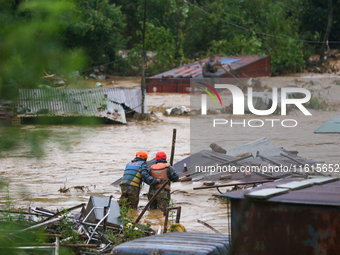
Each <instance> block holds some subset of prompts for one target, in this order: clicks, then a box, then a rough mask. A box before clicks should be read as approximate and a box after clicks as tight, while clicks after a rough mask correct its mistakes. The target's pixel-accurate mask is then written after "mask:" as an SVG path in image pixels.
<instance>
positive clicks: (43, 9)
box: [0, 0, 83, 96]
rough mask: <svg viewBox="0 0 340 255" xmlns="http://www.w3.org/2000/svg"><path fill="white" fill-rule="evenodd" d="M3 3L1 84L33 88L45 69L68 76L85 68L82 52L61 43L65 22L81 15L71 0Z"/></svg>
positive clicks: (0, 17)
mask: <svg viewBox="0 0 340 255" xmlns="http://www.w3.org/2000/svg"><path fill="white" fill-rule="evenodd" d="M0 5H1V6H4V8H1V10H0V27H1V30H0V38H1V43H0V58H1V62H0V86H1V85H4V84H16V85H18V86H19V87H25V88H32V87H35V86H36V85H38V84H39V82H40V79H41V77H42V76H43V75H44V71H46V72H47V71H50V72H53V73H58V74H59V75H64V76H66V75H68V74H70V73H71V72H72V71H74V70H79V69H80V68H81V67H82V62H83V57H82V54H81V51H80V50H79V49H73V50H70V49H66V48H65V47H63V45H62V43H61V42H60V36H61V33H62V29H63V26H64V25H65V23H66V22H70V21H72V20H75V19H76V18H77V17H76V13H75V12H74V11H73V10H72V6H73V4H72V3H71V2H70V1H63V0H55V1H51V0H32V1H6V0H0ZM0 96H1V95H0Z"/></svg>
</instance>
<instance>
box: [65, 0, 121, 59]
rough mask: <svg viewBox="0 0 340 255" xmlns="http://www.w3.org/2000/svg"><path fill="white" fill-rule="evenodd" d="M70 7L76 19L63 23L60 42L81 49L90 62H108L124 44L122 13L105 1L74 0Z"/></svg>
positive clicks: (118, 8) (112, 4)
mask: <svg viewBox="0 0 340 255" xmlns="http://www.w3.org/2000/svg"><path fill="white" fill-rule="evenodd" d="M73 10H74V12H75V13H77V15H78V17H79V19H77V20H76V21H75V22H69V23H68V24H66V29H65V30H64V33H63V41H64V42H65V44H66V45H67V46H68V47H71V48H79V47H82V48H83V49H85V51H86V53H87V56H88V58H89V63H88V64H90V65H100V64H103V63H106V62H109V61H112V60H113V59H115V57H116V53H117V51H118V50H120V49H123V48H124V47H125V44H126V41H127V38H125V37H124V36H123V35H122V31H123V30H124V28H125V24H126V23H125V16H124V15H123V14H122V13H121V10H120V7H117V6H116V5H115V4H114V3H112V2H110V1H108V0H87V1H78V2H77V3H76V4H75V5H74V6H73Z"/></svg>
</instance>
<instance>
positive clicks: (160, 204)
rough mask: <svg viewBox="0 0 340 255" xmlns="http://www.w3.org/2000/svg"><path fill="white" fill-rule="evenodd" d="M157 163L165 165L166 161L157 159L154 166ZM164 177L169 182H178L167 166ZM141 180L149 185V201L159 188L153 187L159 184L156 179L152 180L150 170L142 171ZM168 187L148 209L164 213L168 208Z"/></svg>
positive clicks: (174, 173)
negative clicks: (165, 176)
mask: <svg viewBox="0 0 340 255" xmlns="http://www.w3.org/2000/svg"><path fill="white" fill-rule="evenodd" d="M158 163H163V164H166V163H167V161H166V160H165V159H159V160H157V161H156V164H158ZM166 169H167V170H166V175H167V179H169V180H170V181H171V182H177V181H178V178H179V177H178V174H177V173H176V172H175V170H174V168H173V167H171V166H169V167H167V168H166ZM142 179H143V181H144V182H145V183H146V184H148V185H150V189H149V193H148V199H149V200H150V199H151V198H152V197H153V195H154V194H155V193H156V192H157V190H158V189H159V187H155V186H160V183H158V180H157V178H154V177H153V176H152V175H151V170H150V169H147V170H146V169H142ZM170 198H171V196H170V185H169V187H168V188H167V187H166V188H164V189H163V190H162V191H161V192H160V193H159V194H158V195H157V197H156V199H155V200H154V201H153V202H152V203H151V205H150V209H159V210H162V211H165V209H166V208H167V207H169V202H170Z"/></svg>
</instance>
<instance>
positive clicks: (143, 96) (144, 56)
mask: <svg viewBox="0 0 340 255" xmlns="http://www.w3.org/2000/svg"><path fill="white" fill-rule="evenodd" d="M146 4H147V0H145V1H144V20H143V39H142V40H143V51H142V81H141V90H142V115H144V113H145V112H144V101H145V62H146V60H145V58H146V53H145V29H146V28H145V23H146Z"/></svg>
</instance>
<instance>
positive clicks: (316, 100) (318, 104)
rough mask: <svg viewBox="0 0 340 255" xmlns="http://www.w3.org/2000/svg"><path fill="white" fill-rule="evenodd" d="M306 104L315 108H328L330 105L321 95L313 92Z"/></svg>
mask: <svg viewBox="0 0 340 255" xmlns="http://www.w3.org/2000/svg"><path fill="white" fill-rule="evenodd" d="M306 104H307V105H306V106H307V107H308V108H310V109H314V110H327V107H328V104H327V102H326V101H325V100H324V99H322V98H321V97H317V96H314V95H313V94H312V97H311V99H310V100H309V102H308V103H306Z"/></svg>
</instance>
